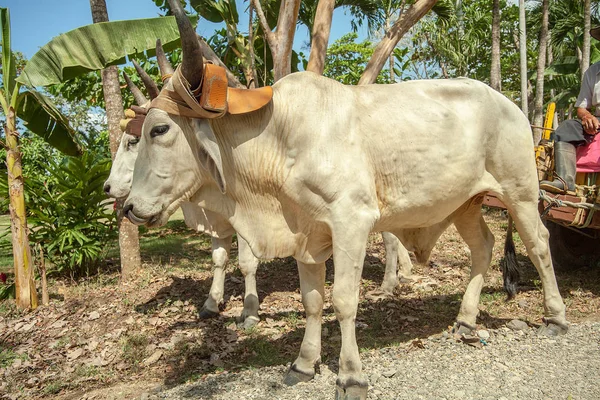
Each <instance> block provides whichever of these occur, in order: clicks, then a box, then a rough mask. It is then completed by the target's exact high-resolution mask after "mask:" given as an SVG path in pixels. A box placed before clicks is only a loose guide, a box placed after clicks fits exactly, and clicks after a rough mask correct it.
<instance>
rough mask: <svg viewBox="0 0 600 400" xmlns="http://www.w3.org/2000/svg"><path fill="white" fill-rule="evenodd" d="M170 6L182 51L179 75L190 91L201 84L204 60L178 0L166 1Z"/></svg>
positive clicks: (190, 25)
mask: <svg viewBox="0 0 600 400" xmlns="http://www.w3.org/2000/svg"><path fill="white" fill-rule="evenodd" d="M168 1H169V6H171V12H172V13H173V15H174V16H175V19H176V20H177V27H178V28H179V36H181V49H182V51H183V61H182V63H181V73H182V74H183V76H184V77H185V79H186V80H187V81H188V82H189V84H190V89H192V90H195V89H197V88H198V87H199V86H200V84H201V83H202V73H203V67H204V59H203V58H202V50H201V49H200V43H198V39H197V38H196V32H195V31H194V27H192V23H191V22H190V20H189V18H188V17H187V15H186V14H185V11H184V10H183V8H182V7H181V2H180V1H179V0H168Z"/></svg>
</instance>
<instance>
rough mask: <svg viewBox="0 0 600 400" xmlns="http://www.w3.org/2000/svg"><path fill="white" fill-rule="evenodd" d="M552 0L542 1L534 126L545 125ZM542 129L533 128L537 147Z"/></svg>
mask: <svg viewBox="0 0 600 400" xmlns="http://www.w3.org/2000/svg"><path fill="white" fill-rule="evenodd" d="M549 3H550V0H542V29H541V30H540V40H539V48H538V60H537V80H536V84H535V102H534V106H533V125H534V126H542V125H543V124H544V71H545V69H546V52H547V44H548V10H549ZM542 133H543V131H542V129H539V128H533V142H534V143H535V144H536V145H537V144H538V143H539V141H540V139H541V138H542Z"/></svg>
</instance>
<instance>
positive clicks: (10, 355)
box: [0, 344, 29, 368]
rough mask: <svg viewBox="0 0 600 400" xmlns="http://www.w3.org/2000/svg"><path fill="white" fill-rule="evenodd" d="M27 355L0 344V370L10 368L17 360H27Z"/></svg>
mask: <svg viewBox="0 0 600 400" xmlns="http://www.w3.org/2000/svg"><path fill="white" fill-rule="evenodd" d="M28 358H29V357H28V356H27V354H19V353H16V352H14V351H13V350H12V349H10V348H5V347H4V346H2V344H0V368H7V367H10V366H11V365H12V364H13V362H14V361H15V360H27V359H28Z"/></svg>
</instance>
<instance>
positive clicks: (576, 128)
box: [540, 26, 600, 194]
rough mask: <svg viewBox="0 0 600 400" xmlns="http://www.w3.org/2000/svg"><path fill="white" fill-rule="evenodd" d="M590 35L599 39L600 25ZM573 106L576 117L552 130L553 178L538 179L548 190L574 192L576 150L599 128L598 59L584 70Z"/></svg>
mask: <svg viewBox="0 0 600 400" xmlns="http://www.w3.org/2000/svg"><path fill="white" fill-rule="evenodd" d="M590 35H591V36H592V37H593V38H594V39H596V40H600V26H598V27H595V28H593V29H590ZM575 107H576V108H577V119H568V120H565V121H563V122H562V123H561V124H560V125H559V126H558V128H557V129H556V131H555V132H554V165H555V173H554V180H552V181H541V182H540V189H543V190H546V191H548V192H551V193H561V194H564V193H569V192H571V194H574V193H573V192H575V175H576V173H577V151H576V150H577V148H578V147H580V146H584V145H587V144H589V143H591V142H592V141H593V140H594V137H595V135H596V134H597V133H598V130H599V129H600V121H599V119H598V118H599V116H600V62H597V63H595V64H593V65H591V66H590V67H589V68H588V69H587V71H586V72H585V74H584V76H583V79H582V80H581V89H580V90H579V96H578V97H577V101H576V102H575ZM592 111H593V112H594V114H592Z"/></svg>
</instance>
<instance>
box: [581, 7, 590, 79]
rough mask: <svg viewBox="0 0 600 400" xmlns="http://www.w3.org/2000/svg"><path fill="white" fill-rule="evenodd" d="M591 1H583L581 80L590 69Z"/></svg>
mask: <svg viewBox="0 0 600 400" xmlns="http://www.w3.org/2000/svg"><path fill="white" fill-rule="evenodd" d="M590 3H591V1H590V0H584V10H583V25H584V28H583V48H582V49H581V53H582V54H581V65H580V66H581V79H583V74H585V71H587V69H588V68H589V67H590V28H591V27H592V22H591V9H590V7H591V5H590Z"/></svg>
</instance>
